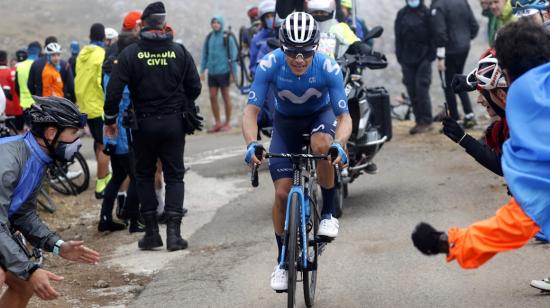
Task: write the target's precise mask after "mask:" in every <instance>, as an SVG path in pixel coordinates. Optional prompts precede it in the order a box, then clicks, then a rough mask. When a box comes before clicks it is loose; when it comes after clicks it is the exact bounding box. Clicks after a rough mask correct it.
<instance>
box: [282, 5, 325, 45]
mask: <svg viewBox="0 0 550 308" xmlns="http://www.w3.org/2000/svg"><path fill="white" fill-rule="evenodd" d="M320 36H321V34H320V31H319V24H318V23H317V21H316V20H315V19H314V18H313V16H311V15H310V14H308V13H304V12H294V13H292V14H290V15H288V17H287V18H286V19H285V20H284V21H283V24H282V26H281V28H280V29H279V40H280V41H281V44H282V45H283V47H286V48H305V47H312V46H316V45H317V44H319V39H320Z"/></svg>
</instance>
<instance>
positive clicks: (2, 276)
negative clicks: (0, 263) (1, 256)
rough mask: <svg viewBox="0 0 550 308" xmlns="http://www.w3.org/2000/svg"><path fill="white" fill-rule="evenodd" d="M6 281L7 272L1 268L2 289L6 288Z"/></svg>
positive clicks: (0, 282) (0, 281) (0, 286)
mask: <svg viewBox="0 0 550 308" xmlns="http://www.w3.org/2000/svg"><path fill="white" fill-rule="evenodd" d="M4 281H6V272H4V269H2V268H1V267H0V289H1V288H2V286H4Z"/></svg>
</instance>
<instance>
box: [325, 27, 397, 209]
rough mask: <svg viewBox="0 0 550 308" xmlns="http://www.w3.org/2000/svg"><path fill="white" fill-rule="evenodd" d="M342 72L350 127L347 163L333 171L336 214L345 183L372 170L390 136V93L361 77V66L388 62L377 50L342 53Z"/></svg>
mask: <svg viewBox="0 0 550 308" xmlns="http://www.w3.org/2000/svg"><path fill="white" fill-rule="evenodd" d="M383 31H384V29H383V28H382V27H375V28H373V29H372V30H370V31H369V32H368V33H367V35H366V36H365V41H367V40H369V39H373V38H377V37H380V36H381V35H382V33H383ZM337 62H338V64H339V65H340V67H341V69H342V72H343V74H344V86H345V91H346V95H347V97H348V108H349V111H350V115H351V118H352V123H353V130H352V134H351V137H350V139H349V140H348V142H347V149H348V157H349V164H348V166H346V167H345V168H342V169H339V170H337V172H336V175H335V183H336V189H337V201H338V202H337V206H336V217H340V216H341V215H342V211H343V205H344V199H345V198H347V197H348V184H351V183H353V181H355V180H356V179H357V178H358V177H359V176H360V175H361V174H364V173H370V174H374V173H376V170H373V166H374V165H373V159H374V157H375V156H376V154H377V153H378V152H379V151H380V149H382V146H383V145H384V144H385V143H386V142H389V141H390V140H391V139H392V120H391V104H390V95H389V93H388V91H387V90H386V89H385V88H384V87H367V85H366V84H365V83H364V81H363V78H362V73H363V70H364V69H365V68H366V69H370V70H378V69H384V68H386V67H387V65H388V62H387V60H386V58H385V56H383V55H381V54H367V55H364V54H354V55H351V54H344V55H343V56H342V57H340V58H339V59H337Z"/></svg>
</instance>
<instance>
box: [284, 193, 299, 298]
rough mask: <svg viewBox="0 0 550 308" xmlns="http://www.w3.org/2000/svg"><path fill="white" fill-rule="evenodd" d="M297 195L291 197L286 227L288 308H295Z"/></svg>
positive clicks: (297, 226) (297, 232) (297, 259)
mask: <svg viewBox="0 0 550 308" xmlns="http://www.w3.org/2000/svg"><path fill="white" fill-rule="evenodd" d="M299 206H300V202H299V201H298V194H293V195H292V202H291V204H290V209H289V210H290V217H289V219H290V221H289V227H288V233H289V234H288V242H287V243H288V255H287V256H288V257H287V260H288V262H287V264H288V305H287V306H288V308H294V307H295V306H296V280H297V279H296V278H297V274H298V271H297V266H298V262H300V259H299V258H298V251H299V250H298V248H299V246H298V234H299V231H298V228H299V225H298V220H299V219H300V217H299V212H298V210H299Z"/></svg>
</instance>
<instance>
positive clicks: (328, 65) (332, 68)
mask: <svg viewBox="0 0 550 308" xmlns="http://www.w3.org/2000/svg"><path fill="white" fill-rule="evenodd" d="M323 69H324V70H325V71H327V72H328V73H334V74H335V75H338V74H340V65H338V63H336V62H334V63H333V62H332V61H331V60H330V59H326V60H325V63H323Z"/></svg>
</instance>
